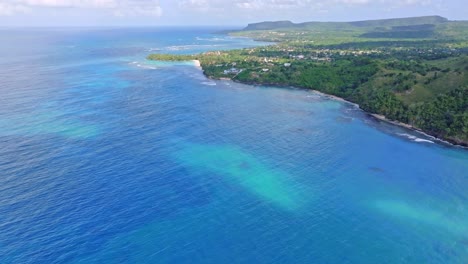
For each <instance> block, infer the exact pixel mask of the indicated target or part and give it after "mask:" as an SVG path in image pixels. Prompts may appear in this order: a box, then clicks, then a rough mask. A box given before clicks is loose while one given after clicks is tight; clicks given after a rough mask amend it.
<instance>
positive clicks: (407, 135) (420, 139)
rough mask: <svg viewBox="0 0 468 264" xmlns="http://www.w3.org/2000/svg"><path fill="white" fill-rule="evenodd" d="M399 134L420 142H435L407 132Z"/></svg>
mask: <svg viewBox="0 0 468 264" xmlns="http://www.w3.org/2000/svg"><path fill="white" fill-rule="evenodd" d="M398 135H399V136H402V137H406V138H407V139H410V140H412V141H414V142H419V143H434V142H433V141H431V140H427V139H423V138H418V137H416V136H414V135H410V134H406V133H398Z"/></svg>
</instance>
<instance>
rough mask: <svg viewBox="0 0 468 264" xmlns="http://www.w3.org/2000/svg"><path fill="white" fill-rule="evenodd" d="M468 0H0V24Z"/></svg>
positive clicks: (435, 8) (413, 11)
mask: <svg viewBox="0 0 468 264" xmlns="http://www.w3.org/2000/svg"><path fill="white" fill-rule="evenodd" d="M467 10H468V0H180V1H177V0H0V26H126V25H127V26H137V25H151V26H158V25H244V24H246V23H251V22H259V21H264V20H292V21H294V22H303V21H353V20H365V19H378V18H392V17H408V16H422V15H441V16H444V17H447V18H449V19H451V20H468V12H466V11H467Z"/></svg>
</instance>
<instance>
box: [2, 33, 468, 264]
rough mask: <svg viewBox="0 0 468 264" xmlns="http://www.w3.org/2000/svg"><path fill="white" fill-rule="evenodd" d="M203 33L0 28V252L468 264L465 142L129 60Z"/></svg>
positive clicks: (210, 41) (291, 93)
mask: <svg viewBox="0 0 468 264" xmlns="http://www.w3.org/2000/svg"><path fill="white" fill-rule="evenodd" d="M217 30H219V29H217V28H94V29H93V28H36V29H31V28H30V29H28V28H23V29H12V28H10V29H8V28H4V29H1V30H0V58H1V59H0V92H1V96H0V263H340V264H343V263H370V264H375V263H468V191H467V190H468V151H467V150H465V149H461V148H457V147H454V146H450V145H447V144H444V143H441V142H437V141H436V140H434V139H432V138H428V137H426V136H424V135H421V134H418V133H416V132H412V131H409V130H407V129H404V128H400V127H395V126H393V125H389V124H385V123H382V122H380V121H377V120H375V119H373V118H372V117H370V116H368V115H367V114H366V113H364V112H362V111H361V110H359V109H358V108H357V107H356V106H354V105H351V104H347V103H344V102H339V101H334V100H331V99H329V98H327V97H324V96H322V95H320V94H317V93H315V92H313V91H306V90H301V89H294V88H290V89H288V88H278V87H265V86H249V85H243V84H238V83H234V82H230V81H217V80H210V79H207V78H205V76H204V75H203V73H202V71H201V69H200V68H198V67H195V66H194V65H193V63H192V62H182V63H168V62H150V61H147V60H146V59H145V57H146V56H147V55H148V54H150V53H154V52H159V53H174V54H193V53H199V52H204V51H210V50H225V49H237V48H244V47H255V46H259V45H266V44H267V43H261V42H255V41H253V40H250V39H246V38H234V37H229V36H224V35H215V34H211V33H212V32H214V31H217Z"/></svg>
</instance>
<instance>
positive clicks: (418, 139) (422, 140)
mask: <svg viewBox="0 0 468 264" xmlns="http://www.w3.org/2000/svg"><path fill="white" fill-rule="evenodd" d="M414 141H416V142H427V143H434V141H430V140H427V139H422V138H416V139H415V140H414Z"/></svg>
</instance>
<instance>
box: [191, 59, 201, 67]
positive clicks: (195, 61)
mask: <svg viewBox="0 0 468 264" xmlns="http://www.w3.org/2000/svg"><path fill="white" fill-rule="evenodd" d="M192 62H193V64H194V65H195V67H198V68H202V66H201V63H200V61H199V60H192Z"/></svg>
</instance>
